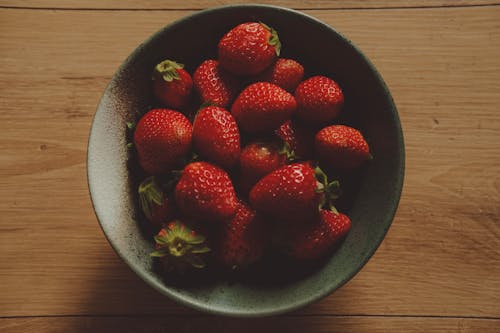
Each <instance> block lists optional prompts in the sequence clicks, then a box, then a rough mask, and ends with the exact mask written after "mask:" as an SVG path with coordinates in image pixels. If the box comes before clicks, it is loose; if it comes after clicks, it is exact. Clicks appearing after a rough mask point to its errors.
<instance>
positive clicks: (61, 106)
mask: <svg viewBox="0 0 500 333" xmlns="http://www.w3.org/2000/svg"><path fill="white" fill-rule="evenodd" d="M189 13H190V11H175V10H172V11H99V10H95V11H79V10H75V11H57V10H56V11H53V10H21V9H0V55H1V57H0V110H1V112H0V151H1V152H2V154H1V155H0V198H1V200H0V211H1V212H2V217H1V218H0V252H1V253H2V257H1V259H0V281H1V283H0V295H2V296H1V297H0V316H45V315H48V316H50V315H85V314H90V315H103V314H105V315H129V314H159V315H160V314H186V313H187V314H194V311H191V310H187V309H184V308H183V307H180V306H178V305H176V304H174V303H173V302H171V301H169V300H167V299H165V297H163V296H161V295H159V294H158V293H156V292H155V291H153V290H152V289H150V288H149V287H148V286H146V285H145V284H144V283H143V282H142V281H140V280H139V278H137V277H136V276H135V275H134V274H133V273H131V272H130V271H129V270H128V268H127V267H126V266H125V265H124V264H123V263H122V262H120V260H119V259H118V258H117V256H116V255H115V254H114V253H113V251H112V250H111V248H110V247H109V245H108V244H107V243H106V240H105V238H104V237H103V234H102V232H101V230H100V229H99V227H98V224H97V221H96V219H95V216H94V214H93V211H92V207H91V203H90V199H89V196H88V193H87V184H86V173H85V158H86V156H85V153H86V145H87V138H88V132H89V129H90V124H91V120H92V115H93V113H94V111H95V107H96V105H97V103H98V100H99V97H100V95H101V93H102V91H103V89H104V87H105V85H106V83H107V81H108V80H109V78H110V77H111V76H112V74H113V72H114V71H115V70H116V68H117V67H118V65H119V64H120V63H121V61H122V60H123V59H124V58H125V57H126V56H127V55H128V54H129V53H130V52H131V51H132V50H133V49H134V48H135V47H136V46H137V45H138V44H139V43H140V42H141V41H142V40H144V39H145V38H146V37H147V36H149V35H150V34H151V33H153V32H154V31H156V30H158V29H159V28H160V27H162V26H163V25H165V24H167V23H169V22H171V21H173V20H175V19H178V18H180V17H183V16H184V15H187V14H189ZM306 13H308V14H310V15H313V16H315V17H317V18H319V19H321V20H323V21H325V22H326V23H328V24H330V25H332V26H333V27H335V28H336V29H338V30H339V31H341V32H343V33H344V34H345V35H347V36H348V37H349V38H350V39H352V40H353V41H354V42H355V43H356V44H357V45H358V46H359V47H360V48H361V49H363V51H364V52H365V53H366V54H367V55H368V56H369V57H370V58H371V59H372V61H373V62H374V63H375V65H376V66H377V67H378V69H379V70H380V72H381V73H382V74H383V76H384V78H385V80H386V81H387V83H388V85H389V87H390V88H391V91H392V93H393V96H394V98H395V101H396V104H397V106H398V108H399V111H400V116H401V120H402V124H403V129H404V134H405V140H406V148H407V171H406V179H405V188H404V191H403V197H402V200H401V203H400V208H399V210H398V213H397V216H396V219H395V221H394V224H393V226H392V228H391V230H390V231H389V233H388V235H387V238H386V240H385V241H384V242H383V244H382V245H381V247H380V248H379V250H378V251H377V253H376V254H375V256H374V257H373V258H372V260H371V261H370V262H369V263H368V264H367V265H366V266H365V268H364V269H363V270H362V272H361V273H360V274H358V275H357V276H356V277H355V278H354V279H353V280H352V281H351V282H349V283H348V284H347V285H346V286H345V287H343V288H341V289H340V290H339V291H338V292H336V293H335V294H333V295H331V296H329V297H327V298H325V299H324V300H322V301H320V302H318V303H316V304H314V305H311V306H309V307H307V308H306V309H304V310H301V311H299V312H297V314H308V315H332V314H335V315H357V314H363V315H391V316H399V315H404V316H453V317H460V316H463V317H492V318H499V317H500V307H499V304H500V222H499V217H500V193H499V192H500V176H499V175H500V172H499V171H500V168H499V166H500V157H499V154H498V152H499V151H500V112H499V109H498V105H500V94H499V92H500V81H499V80H498V77H500V7H499V6H491V7H472V8H432V9H392V10H310V11H306ZM26 22H29V24H26ZM321 318H323V317H320V319H317V320H316V319H315V320H309V319H307V320H305V322H306V323H308V324H310V323H314V324H311V325H319V326H318V331H321V330H324V331H326V330H327V329H328V328H331V329H332V330H333V329H334V324H335V323H337V321H339V322H341V321H342V319H338V318H337V317H334V318H333V319H332V318H330V317H325V318H324V319H321ZM107 320H108V319H106V318H104V319H101V318H95V319H92V318H91V319H88V318H76V319H74V318H65V319H61V318H57V319H52V318H38V319H16V320H11V319H4V320H2V324H1V325H4V326H5V327H7V326H6V325H11V324H12V323H13V324H12V325H13V326H12V327H14V328H13V329H14V330H15V329H16V326H17V327H18V330H19V327H22V325H23V324H26V325H28V326H27V327H30V326H29V325H40V327H54V329H55V330H56V329H58V328H59V327H61V330H64V328H67V327H68V326H64V325H70V326H69V327H71V325H76V326H75V327H77V328H78V327H81V326H78V325H83V327H84V328H85V327H87V326H85V325H90V326H91V327H95V328H96V330H98V329H102V330H104V328H106V327H109V326H106V325H112V324H110V322H109V321H107ZM131 320H132V321H133V320H135V319H131ZM176 320H178V319H176ZM200 320H201V323H202V324H200V325H203V323H204V322H203V320H204V319H200ZM345 320H346V321H345V322H344V324H342V325H343V326H342V325H341V326H339V327H340V328H339V329H338V331H342V328H345V330H348V329H350V330H351V331H362V330H361V328H359V327H361V326H356V325H358V324H357V322H358V321H363V320H368V321H369V320H371V319H362V318H361V319H359V320H358V319H355V320H350V319H349V318H347V319H345ZM412 320H413V319H411V318H410V319H407V318H389V319H385V318H384V319H378V318H376V319H373V323H374V324H373V325H374V327H375V328H374V330H376V329H378V330H379V331H383V330H384V329H387V331H391V330H392V331H401V329H400V328H401V327H402V326H398V325H408V326H411V325H409V324H408V323H410V322H411V321H412ZM439 320H441V319H439ZM439 320H438V319H436V321H435V322H434V321H433V319H425V318H424V319H422V318H421V319H415V323H417V324H418V325H421V326H418V325H417V326H415V330H418V329H419V328H420V327H422V330H421V331H426V330H425V329H426V328H428V329H429V330H430V329H435V330H438V328H439V327H442V328H448V327H449V328H450V331H458V330H459V329H461V326H460V325H465V326H466V325H469V323H472V324H470V325H476V324H477V325H483V324H484V323H489V324H484V325H486V326H484V327H490V328H491V325H490V324H491V323H490V322H486V321H485V322H483V321H474V320H471V321H469V320H468V319H442V320H443V321H439ZM446 320H449V321H446ZM139 322H140V323H142V324H144V323H148V322H149V319H147V320H142V321H140V320H138V321H137V324H131V325H132V326H131V327H134V326H133V325H142V324H139ZM327 322H328V323H330V324H331V325H332V326H326V324H325V326H321V325H322V324H321V323H327ZM6 323H7V324H6ZM33 323H34V324H33ZM162 323H164V322H163V321H160V323H159V324H158V325H161V324H162ZM405 323H406V324H405ZM460 323H462V324H460ZM369 324H370V325H372V324H371V322H369ZM494 324H495V325H494V326H496V327H498V322H497V321H494ZM92 325H94V326H92ZM186 325H187V324H186ZM339 325H340V324H339ZM360 325H361V324H360ZM367 325H368V324H367ZM391 325H392V326H391ZM488 325H490V326H488ZM0 327H1V326H0ZM102 327H104V328H102ZM123 327H125V328H127V327H128V325H125V324H124V325H123ZM367 327H369V326H367ZM471 327H472V328H471V329H469V330H468V331H470V332H472V331H483V330H480V329H477V330H474V329H473V328H476V326H471ZM477 327H479V328H481V327H483V326H477ZM356 328H359V330H356ZM398 328H399V330H398ZM151 330H154V327H152V328H151ZM185 330H187V329H185ZM365 330H366V329H365ZM429 330H427V331H429ZM464 330H465V331H467V329H464ZM2 331H5V330H2Z"/></svg>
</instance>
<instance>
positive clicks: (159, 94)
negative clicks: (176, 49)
mask: <svg viewBox="0 0 500 333" xmlns="http://www.w3.org/2000/svg"><path fill="white" fill-rule="evenodd" d="M183 67H184V65H183V64H179V63H176V62H175V61H172V60H164V61H162V62H160V63H159V64H158V65H156V67H155V69H154V72H153V91H154V94H155V96H156V98H158V99H159V100H160V101H161V102H162V103H163V104H165V105H166V106H167V107H170V108H174V109H178V110H183V109H184V108H186V107H187V106H188V104H189V98H190V96H191V90H192V88H193V80H192V79H191V75H189V73H188V72H187V71H186V70H184V69H183Z"/></svg>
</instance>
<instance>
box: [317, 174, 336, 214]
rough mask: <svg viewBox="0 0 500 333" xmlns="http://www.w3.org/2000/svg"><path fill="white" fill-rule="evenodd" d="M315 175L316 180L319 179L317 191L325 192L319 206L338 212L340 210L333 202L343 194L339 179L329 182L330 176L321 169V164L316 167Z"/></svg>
mask: <svg viewBox="0 0 500 333" xmlns="http://www.w3.org/2000/svg"><path fill="white" fill-rule="evenodd" d="M314 175H315V176H316V180H317V181H318V184H317V188H316V192H317V193H322V194H323V196H322V198H321V202H320V204H319V208H320V209H321V208H324V209H328V210H330V211H332V212H334V213H336V214H338V211H337V209H336V208H335V206H334V205H333V202H334V201H335V199H337V198H338V197H339V196H340V194H341V190H340V183H339V181H338V180H334V181H331V182H328V176H327V175H326V173H325V172H324V171H323V170H321V168H320V167H319V166H316V167H315V168H314Z"/></svg>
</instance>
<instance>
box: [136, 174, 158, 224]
mask: <svg viewBox="0 0 500 333" xmlns="http://www.w3.org/2000/svg"><path fill="white" fill-rule="evenodd" d="M138 192H139V201H140V203H141V208H142V211H143V212H144V215H146V217H147V218H148V219H151V217H152V211H153V205H157V206H161V205H162V204H163V200H164V197H163V192H162V191H161V189H160V187H159V186H158V184H157V182H156V179H155V177H153V176H151V177H148V178H146V179H144V180H143V181H142V183H141V184H140V185H139V189H138Z"/></svg>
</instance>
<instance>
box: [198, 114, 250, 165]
mask: <svg viewBox="0 0 500 333" xmlns="http://www.w3.org/2000/svg"><path fill="white" fill-rule="evenodd" d="M193 144H194V147H195V149H196V151H197V152H198V154H200V155H201V156H202V157H204V158H206V159H208V160H210V161H212V162H214V163H216V164H218V165H220V166H221V167H223V168H226V169H229V168H231V167H232V166H233V165H234V164H235V163H236V162H237V161H238V158H239V157H240V151H241V149H240V132H239V130H238V125H237V124H236V120H234V117H233V115H232V114H230V113H229V112H228V111H227V110H226V109H223V108H221V107H218V106H208V107H206V108H203V109H201V110H200V111H199V112H198V114H197V115H196V118H195V120H194V124H193Z"/></svg>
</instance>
